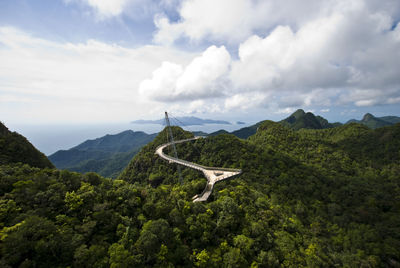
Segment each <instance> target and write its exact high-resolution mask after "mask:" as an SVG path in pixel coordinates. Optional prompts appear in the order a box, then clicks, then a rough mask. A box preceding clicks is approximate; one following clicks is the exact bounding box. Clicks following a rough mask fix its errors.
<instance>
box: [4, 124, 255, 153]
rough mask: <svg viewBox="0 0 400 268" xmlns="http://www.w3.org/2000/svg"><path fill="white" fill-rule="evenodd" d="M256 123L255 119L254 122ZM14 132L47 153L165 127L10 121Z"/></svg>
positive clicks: (206, 128) (212, 128)
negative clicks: (31, 123) (110, 136)
mask: <svg viewBox="0 0 400 268" xmlns="http://www.w3.org/2000/svg"><path fill="white" fill-rule="evenodd" d="M253 123H255V122H253ZM253 123H247V122H246V124H241V125H237V124H234V123H232V124H231V125H227V124H205V125H195V126H187V127H183V128H184V129H186V130H188V131H204V132H206V133H211V132H214V131H217V130H220V129H225V130H227V131H233V130H236V129H240V128H242V127H247V126H249V125H251V124H253ZM7 126H8V128H9V129H10V130H11V131H17V132H18V133H20V134H21V135H23V136H25V137H26V138H27V139H28V140H29V141H30V142H31V143H32V144H33V145H34V146H35V147H36V148H38V149H39V150H40V151H41V152H43V153H44V154H46V155H50V154H52V153H54V152H56V151H58V150H67V149H70V148H71V147H74V146H76V145H78V144H80V143H82V142H84V141H86V140H88V139H96V138H100V137H102V136H105V135H107V134H111V135H112V134H118V133H120V132H122V131H125V130H129V129H131V130H133V131H143V132H146V133H147V134H151V133H156V132H160V131H161V130H162V129H163V128H164V126H162V125H158V124H131V123H118V124H93V125H90V124H81V125H61V124H60V125H27V124H12V123H8V125H7Z"/></svg>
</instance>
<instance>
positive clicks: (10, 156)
mask: <svg viewBox="0 0 400 268" xmlns="http://www.w3.org/2000/svg"><path fill="white" fill-rule="evenodd" d="M18 162H21V163H24V164H28V165H30V166H32V167H39V168H46V167H48V168H53V167H54V166H53V165H52V164H51V162H50V161H49V160H48V159H47V157H46V156H45V155H44V154H43V153H41V152H39V151H38V150H37V149H36V148H35V147H34V146H33V145H32V144H31V143H30V142H29V141H28V140H27V139H26V138H25V137H24V136H22V135H20V134H18V133H16V132H11V131H9V130H8V128H7V127H6V126H5V125H3V124H2V123H1V122H0V165H4V164H9V163H18Z"/></svg>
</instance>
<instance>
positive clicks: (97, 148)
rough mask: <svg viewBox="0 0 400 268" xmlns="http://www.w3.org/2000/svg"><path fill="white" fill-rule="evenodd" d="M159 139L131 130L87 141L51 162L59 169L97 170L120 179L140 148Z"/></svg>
mask: <svg viewBox="0 0 400 268" xmlns="http://www.w3.org/2000/svg"><path fill="white" fill-rule="evenodd" d="M155 136H156V134H150V135H149V134H146V133H144V132H141V131H138V132H134V131H132V130H127V131H124V132H121V133H119V134H116V135H106V136H104V137H101V138H97V139H94V140H87V141H85V142H83V143H81V144H79V145H77V146H75V147H73V148H71V149H69V150H60V151H57V152H55V153H54V154H52V155H50V156H49V159H50V161H52V163H53V164H54V165H55V166H56V167H57V168H59V169H68V170H71V171H77V172H83V173H84V172H91V171H94V172H98V173H99V174H101V175H103V176H107V177H116V176H117V175H118V174H119V172H121V171H122V170H123V169H124V168H125V167H126V165H127V164H128V163H129V161H130V160H131V159H132V157H133V156H134V155H135V154H136V153H137V152H138V151H139V150H140V148H141V147H142V146H143V145H145V144H147V143H148V142H150V141H152V140H153V139H154V137H155Z"/></svg>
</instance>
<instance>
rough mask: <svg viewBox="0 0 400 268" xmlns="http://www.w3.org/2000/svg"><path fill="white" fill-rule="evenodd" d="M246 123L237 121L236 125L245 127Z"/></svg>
mask: <svg viewBox="0 0 400 268" xmlns="http://www.w3.org/2000/svg"><path fill="white" fill-rule="evenodd" d="M245 124H246V123H245V122H242V121H237V122H236V125H245Z"/></svg>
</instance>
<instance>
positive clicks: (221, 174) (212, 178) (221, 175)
mask: <svg viewBox="0 0 400 268" xmlns="http://www.w3.org/2000/svg"><path fill="white" fill-rule="evenodd" d="M200 138H201V137H194V138H190V139H185V140H179V141H175V142H174V143H175V144H177V143H183V142H187V141H192V140H197V139H200ZM170 145H172V142H169V143H165V144H162V145H160V146H158V147H157V149H156V151H155V153H156V154H157V155H159V156H160V157H161V158H163V159H165V160H167V161H169V162H170V163H176V164H178V165H182V166H186V167H189V168H192V169H196V170H200V171H201V172H203V174H204V175H205V176H206V178H207V185H206V188H205V189H204V190H203V192H202V193H201V194H200V195H195V196H194V197H193V202H203V201H207V199H208V197H209V196H210V195H211V193H212V190H213V188H214V184H215V183H217V182H219V181H222V180H226V179H228V178H231V177H234V176H238V175H240V174H241V173H242V170H240V169H233V168H218V167H206V166H202V165H199V164H196V163H193V162H189V161H186V160H182V159H179V158H175V157H172V156H169V155H166V154H164V151H163V150H164V148H166V147H168V146H170Z"/></svg>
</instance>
